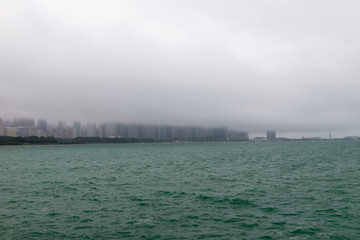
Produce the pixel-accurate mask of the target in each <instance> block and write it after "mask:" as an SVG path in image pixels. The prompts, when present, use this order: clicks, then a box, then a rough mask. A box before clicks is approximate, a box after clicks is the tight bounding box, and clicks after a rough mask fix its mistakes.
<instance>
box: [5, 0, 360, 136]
mask: <svg viewBox="0 0 360 240" xmlns="http://www.w3.org/2000/svg"><path fill="white" fill-rule="evenodd" d="M359 9H360V3H359V2H356V1H351V2H346V3H344V2H340V1H331V2H328V1H316V2H314V1H309V0H305V1H295V2H288V1H283V0H275V1H271V2H269V1H264V0H258V1H251V2H249V1H232V0H229V1H225V2H224V3H223V2H221V3H220V2H219V1H202V0H199V1H177V2H169V1H163V0H160V1H157V2H156V3H152V2H148V1H141V0H132V1H126V0H125V1H114V0H109V1H108V2H107V4H103V3H101V2H99V1H90V2H89V1H84V0H78V1H77V4H73V2H72V1H68V0H63V1H57V0H55V1H36V2H29V1H24V0H18V1H7V0H5V1H2V8H1V9H0V15H1V17H2V21H0V28H1V29H2V31H1V32H0V52H1V53H2V54H1V56H0V63H1V64H0V79H1V83H0V116H2V117H3V118H11V117H13V116H28V117H33V116H35V117H37V116H39V117H43V118H46V119H48V120H49V121H50V120H57V119H62V120H64V121H72V120H75V121H87V120H90V119H91V121H93V122H105V121H117V120H121V121H123V122H140V123H142V122H144V123H149V124H174V125H205V126H218V125H225V126H228V127H229V128H233V129H247V130H248V131H249V132H265V131H266V130H268V129H276V130H277V132H278V133H280V132H284V133H285V132H304V133H317V132H319V133H321V134H322V135H324V136H327V135H328V132H329V131H331V132H333V134H334V136H343V135H350V134H351V133H352V134H354V135H360V111H359V107H360V95H359V94H358V89H360V81H359V80H358V79H359V77H360V71H359V68H358V62H359V61H360V47H359V44H358V42H359V40H360V30H359V28H358V27H357V22H359V20H360V17H359V15H358V10H359Z"/></svg>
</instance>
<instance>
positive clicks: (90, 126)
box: [86, 123, 96, 137]
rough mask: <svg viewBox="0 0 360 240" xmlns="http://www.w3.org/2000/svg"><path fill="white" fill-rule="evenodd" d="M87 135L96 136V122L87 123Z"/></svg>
mask: <svg viewBox="0 0 360 240" xmlns="http://www.w3.org/2000/svg"><path fill="white" fill-rule="evenodd" d="M86 136H87V137H96V123H87V124H86Z"/></svg>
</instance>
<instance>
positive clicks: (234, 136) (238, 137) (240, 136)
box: [229, 131, 249, 141]
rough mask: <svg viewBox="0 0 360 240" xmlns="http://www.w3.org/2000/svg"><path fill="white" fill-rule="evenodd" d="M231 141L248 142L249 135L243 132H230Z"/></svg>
mask: <svg viewBox="0 0 360 240" xmlns="http://www.w3.org/2000/svg"><path fill="white" fill-rule="evenodd" d="M229 140H232V141H248V140H249V134H248V133H247V132H243V131H229Z"/></svg>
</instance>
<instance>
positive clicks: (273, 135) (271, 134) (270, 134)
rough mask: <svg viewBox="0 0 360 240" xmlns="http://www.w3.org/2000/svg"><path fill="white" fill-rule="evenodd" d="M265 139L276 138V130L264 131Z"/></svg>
mask: <svg viewBox="0 0 360 240" xmlns="http://www.w3.org/2000/svg"><path fill="white" fill-rule="evenodd" d="M266 139H267V140H275V139H276V132H275V131H267V132H266Z"/></svg>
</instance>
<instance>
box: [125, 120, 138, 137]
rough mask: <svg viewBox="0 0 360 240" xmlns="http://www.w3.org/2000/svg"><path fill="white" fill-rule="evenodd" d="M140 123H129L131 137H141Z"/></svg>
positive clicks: (129, 135)
mask: <svg viewBox="0 0 360 240" xmlns="http://www.w3.org/2000/svg"><path fill="white" fill-rule="evenodd" d="M139 130H140V129H139V125H138V124H134V123H132V124H129V125H128V137H129V138H139Z"/></svg>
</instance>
